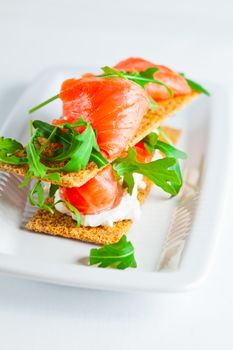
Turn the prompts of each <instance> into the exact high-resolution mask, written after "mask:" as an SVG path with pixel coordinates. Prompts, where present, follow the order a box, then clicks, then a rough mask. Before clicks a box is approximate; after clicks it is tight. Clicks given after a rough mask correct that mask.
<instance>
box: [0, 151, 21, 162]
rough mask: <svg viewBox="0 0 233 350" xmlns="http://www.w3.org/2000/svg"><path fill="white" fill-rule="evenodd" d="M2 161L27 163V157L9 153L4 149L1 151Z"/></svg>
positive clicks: (0, 158) (0, 157) (0, 159)
mask: <svg viewBox="0 0 233 350" xmlns="http://www.w3.org/2000/svg"><path fill="white" fill-rule="evenodd" d="M0 161H1V162H3V163H7V164H12V165H21V164H27V159H26V158H25V157H18V156H15V155H7V154H6V152H4V151H0Z"/></svg>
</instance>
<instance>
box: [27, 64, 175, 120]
mask: <svg viewBox="0 0 233 350" xmlns="http://www.w3.org/2000/svg"><path fill="white" fill-rule="evenodd" d="M101 70H102V71H103V74H99V75H97V77H99V78H121V79H126V80H131V81H134V82H135V83H137V84H139V85H140V86H141V87H142V88H143V89H145V86H146V84H148V83H154V84H157V85H161V86H164V87H166V89H167V91H168V93H169V96H173V91H172V89H171V88H169V86H167V85H166V84H165V83H163V82H162V81H160V80H158V79H154V73H155V72H157V71H159V68H156V67H152V68H148V69H147V70H145V71H142V72H140V73H139V72H137V71H136V70H135V71H134V72H133V73H129V72H125V71H120V70H118V69H115V68H112V67H109V66H105V67H102V68H101ZM59 97H60V95H59V94H57V95H55V96H53V97H51V98H49V99H48V100H46V101H44V102H42V103H40V104H39V105H37V106H35V107H33V108H31V109H30V110H29V113H33V112H35V111H37V110H38V109H40V108H42V107H44V106H46V105H47V104H48V103H50V102H52V101H54V100H56V99H57V98H59ZM149 99H150V105H151V109H152V110H155V108H156V106H157V104H156V102H155V101H154V100H153V99H152V98H150V97H149Z"/></svg>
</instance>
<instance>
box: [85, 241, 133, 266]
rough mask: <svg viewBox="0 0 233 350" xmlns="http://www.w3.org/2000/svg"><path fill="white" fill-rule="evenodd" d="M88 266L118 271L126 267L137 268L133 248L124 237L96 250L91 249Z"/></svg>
mask: <svg viewBox="0 0 233 350" xmlns="http://www.w3.org/2000/svg"><path fill="white" fill-rule="evenodd" d="M89 264H90V265H96V266H98V267H113V268H116V269H120V270H124V269H127V268H128V267H137V263H136V260H135V257H134V247H133V245H132V243H131V242H129V241H127V238H126V236H125V235H124V236H122V237H121V239H120V240H119V242H117V243H114V244H106V245H104V246H103V247H102V248H98V249H96V248H94V249H91V251H90V256H89Z"/></svg>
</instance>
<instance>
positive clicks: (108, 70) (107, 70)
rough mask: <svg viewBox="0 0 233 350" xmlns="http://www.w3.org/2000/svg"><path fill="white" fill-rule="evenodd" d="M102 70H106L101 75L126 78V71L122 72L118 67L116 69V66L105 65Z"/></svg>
mask: <svg viewBox="0 0 233 350" xmlns="http://www.w3.org/2000/svg"><path fill="white" fill-rule="evenodd" d="M101 70H102V71H103V72H104V74H102V75H100V76H101V77H106V76H110V75H115V76H116V77H119V78H122V79H125V75H124V73H123V72H121V71H120V70H118V69H115V68H112V67H109V66H104V67H101Z"/></svg>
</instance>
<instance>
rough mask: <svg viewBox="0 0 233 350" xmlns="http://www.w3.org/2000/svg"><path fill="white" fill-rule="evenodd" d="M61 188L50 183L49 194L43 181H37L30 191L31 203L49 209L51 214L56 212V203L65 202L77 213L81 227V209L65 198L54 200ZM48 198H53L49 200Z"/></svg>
mask: <svg viewBox="0 0 233 350" xmlns="http://www.w3.org/2000/svg"><path fill="white" fill-rule="evenodd" d="M58 189H59V186H58V185H54V184H50V190H49V194H48V195H47V193H45V190H44V186H43V184H42V182H41V181H37V182H36V183H35V184H34V186H33V187H32V188H31V189H30V191H29V196H28V198H29V203H30V204H31V205H32V206H35V207H37V208H39V209H43V210H47V211H49V212H50V213H51V214H54V209H55V206H56V204H58V203H63V204H64V205H65V206H66V207H67V208H68V209H69V210H70V211H72V212H73V213H74V214H75V219H76V222H77V226H78V227H79V226H80V225H81V223H82V216H81V214H80V212H79V210H78V209H77V208H76V207H74V206H73V205H72V204H71V203H69V202H67V201H65V200H59V201H57V202H54V196H55V193H56V191H57V190H58ZM48 198H51V199H52V200H51V201H49V200H48Z"/></svg>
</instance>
